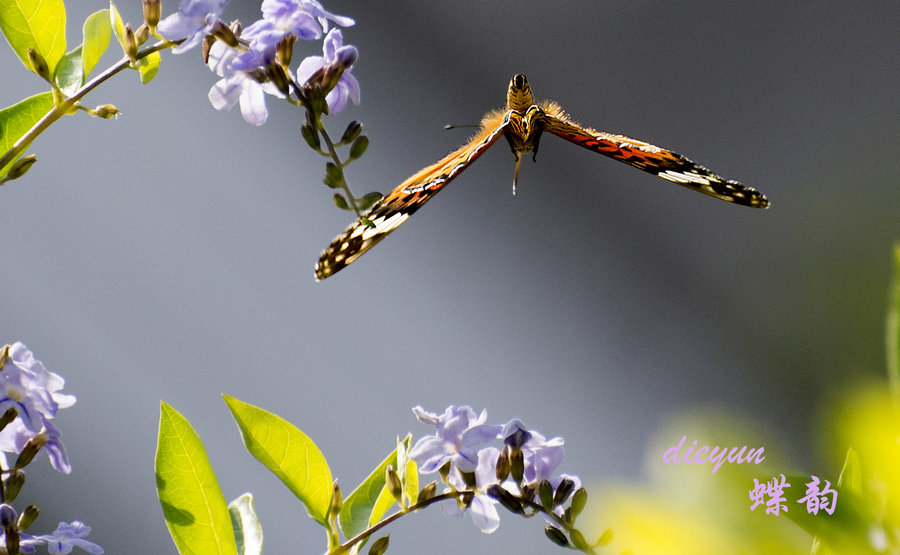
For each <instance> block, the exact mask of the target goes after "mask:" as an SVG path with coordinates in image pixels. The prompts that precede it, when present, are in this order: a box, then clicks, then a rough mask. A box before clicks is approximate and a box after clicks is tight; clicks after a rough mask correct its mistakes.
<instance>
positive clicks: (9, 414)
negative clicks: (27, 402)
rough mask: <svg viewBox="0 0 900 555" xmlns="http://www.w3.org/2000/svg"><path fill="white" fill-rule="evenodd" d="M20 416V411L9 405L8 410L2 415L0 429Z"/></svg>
mask: <svg viewBox="0 0 900 555" xmlns="http://www.w3.org/2000/svg"><path fill="white" fill-rule="evenodd" d="M17 416H19V413H18V411H16V409H15V408H14V407H9V408H8V409H6V412H4V413H3V416H0V430H2V429H3V428H5V427H6V425H7V424H9V423H10V422H12V421H13V420H15V419H16V417H17Z"/></svg>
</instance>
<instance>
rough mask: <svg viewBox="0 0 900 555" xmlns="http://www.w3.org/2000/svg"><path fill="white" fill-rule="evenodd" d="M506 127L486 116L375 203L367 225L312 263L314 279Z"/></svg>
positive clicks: (371, 239) (367, 243)
mask: <svg viewBox="0 0 900 555" xmlns="http://www.w3.org/2000/svg"><path fill="white" fill-rule="evenodd" d="M508 125H509V113H508V112H507V113H504V112H491V113H489V114H487V115H486V116H485V117H484V119H483V120H482V122H481V129H480V130H479V132H478V133H477V134H476V135H475V136H474V137H472V138H471V139H470V140H469V142H467V143H466V144H464V145H463V146H461V147H459V148H458V149H456V150H455V151H453V152H451V153H450V154H448V155H447V156H445V157H444V158H442V159H441V160H439V161H438V162H436V163H435V164H432V165H430V166H428V167H427V168H423V169H422V170H420V171H419V172H418V173H416V174H415V175H413V176H411V177H410V178H409V179H407V180H406V181H404V182H403V183H401V184H400V185H399V186H397V188H396V189H394V190H393V191H391V192H390V193H388V195H387V196H385V197H384V198H383V199H381V200H380V201H378V202H377V203H375V205H374V206H372V208H370V209H369V211H368V212H366V213H365V215H364V216H363V218H365V219H366V220H368V222H364V220H363V219H362V218H360V219H357V220H356V221H355V222H353V223H352V224H351V225H350V227H348V228H347V229H346V230H345V231H344V232H343V233H341V234H340V235H338V236H337V237H335V239H334V241H332V242H331V245H329V247H328V248H327V249H325V250H324V251H323V252H322V255H321V256H320V257H319V262H318V263H316V279H317V280H321V279H325V278H327V277H328V276H330V275H332V274H334V273H335V272H338V271H340V270H341V269H343V268H344V267H345V266H347V265H348V264H350V263H352V262H353V261H354V260H356V259H357V258H359V257H360V256H362V255H363V254H364V253H365V252H366V251H367V250H369V249H371V248H372V247H374V246H375V244H376V243H378V242H379V241H381V240H382V239H384V238H385V237H386V236H387V234H388V233H390V232H392V231H394V230H395V229H396V228H397V226H399V225H400V224H402V223H403V222H405V221H406V220H407V219H408V218H409V217H410V216H412V214H413V212H415V211H416V210H418V209H419V207H421V206H422V205H423V204H425V203H426V202H428V200H429V199H430V198H431V197H433V196H434V194H435V193H437V192H438V191H440V190H441V189H442V188H443V187H444V185H446V184H447V183H449V182H450V181H451V180H453V178H454V177H456V176H457V175H459V174H460V173H461V172H462V171H463V170H465V169H466V168H467V167H469V164H471V163H472V162H474V161H475V160H476V159H477V158H478V157H479V156H481V155H482V154H483V153H484V151H486V150H487V149H488V148H490V147H491V145H493V144H494V143H495V142H496V141H497V139H499V138H500V137H501V136H503V132H504V130H505V129H506V127H507V126H508Z"/></svg>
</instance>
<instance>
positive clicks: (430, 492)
mask: <svg viewBox="0 0 900 555" xmlns="http://www.w3.org/2000/svg"><path fill="white" fill-rule="evenodd" d="M435 491H437V482H431V483H430V484H428V485H427V486H425V487H424V488H422V489H421V490H419V495H418V497H417V498H416V503H421V502H422V501H428V500H429V499H431V498H432V497H434V493H435Z"/></svg>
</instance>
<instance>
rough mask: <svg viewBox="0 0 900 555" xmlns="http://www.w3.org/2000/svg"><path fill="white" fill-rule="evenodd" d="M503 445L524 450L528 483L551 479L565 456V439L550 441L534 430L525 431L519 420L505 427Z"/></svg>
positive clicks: (512, 421) (511, 421)
mask: <svg viewBox="0 0 900 555" xmlns="http://www.w3.org/2000/svg"><path fill="white" fill-rule="evenodd" d="M503 443H505V444H506V445H509V446H510V447H519V448H520V449H521V450H522V454H523V458H524V462H525V481H526V482H532V481H535V480H544V479H550V477H551V476H552V475H553V471H555V470H556V467H557V466H559V463H560V462H562V458H563V455H564V454H565V450H564V449H563V444H564V443H565V442H564V441H563V438H561V437H555V438H553V439H549V440H548V439H546V438H545V437H544V436H542V435H541V434H539V433H537V432H535V431H534V430H527V429H525V426H524V425H523V424H522V422H520V421H519V420H518V419H513V420H510V421H509V422H508V423H507V424H506V425H505V426H504V427H503Z"/></svg>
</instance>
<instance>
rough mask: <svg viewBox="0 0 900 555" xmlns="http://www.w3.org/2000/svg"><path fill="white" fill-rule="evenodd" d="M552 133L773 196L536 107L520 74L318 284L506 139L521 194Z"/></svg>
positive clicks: (378, 207) (653, 167) (360, 227)
mask: <svg viewBox="0 0 900 555" xmlns="http://www.w3.org/2000/svg"><path fill="white" fill-rule="evenodd" d="M544 132H547V133H550V134H552V135H556V136H557V137H562V138H563V139H565V140H567V141H570V142H572V143H575V144H576V145H579V146H582V147H584V148H587V149H589V150H593V151H594V152H599V153H600V154H605V155H606V156H609V157H610V158H615V159H616V160H619V161H620V162H625V163H626V164H630V165H632V166H634V167H636V168H639V169H642V170H644V171H645V172H649V173H652V174H654V175H657V176H659V177H661V178H663V179H666V180H668V181H672V182H673V183H678V184H679V185H683V186H685V187H687V188H689V189H693V190H695V191H699V192H701V193H705V194H707V195H710V196H713V197H716V198H719V199H722V200H725V201H728V202H733V203H735V204H741V205H743V206H752V207H754V208H767V207H768V206H769V201H768V199H766V196H765V195H764V194H762V193H760V192H759V191H757V190H756V189H754V188H753V187H748V186H747V185H743V184H741V183H738V182H737V181H733V180H730V179H726V178H724V177H721V176H719V175H717V174H715V173H713V172H712V171H710V170H709V169H707V168H705V167H703V166H701V165H699V164H696V163H694V162H692V161H690V160H688V159H687V158H685V157H684V156H682V155H681V154H678V153H676V152H672V151H671V150H667V149H665V148H661V147H658V146H655V145H652V144H650V143H645V142H643V141H638V140H636V139H632V138H629V137H626V136H624V135H615V134H612V133H605V132H603V131H597V130H594V129H591V128H589V127H583V126H581V125H579V124H578V123H575V122H574V121H572V120H571V119H570V118H569V116H568V115H567V114H566V113H565V111H563V109H562V108H561V107H560V106H559V104H557V103H556V102H553V101H550V100H546V101H542V102H539V103H535V101H534V95H533V94H532V92H531V87H530V86H529V85H528V80H527V79H526V78H525V76H524V75H522V74H518V75H514V76H513V78H512V79H511V80H510V82H509V88H508V90H507V93H506V109H505V110H494V111H491V112H488V113H487V114H486V115H485V116H484V118H483V119H482V120H481V126H480V128H479V130H478V131H477V132H476V133H475V135H474V136H472V138H471V139H469V142H467V143H466V144H464V145H463V146H461V147H459V148H458V149H456V150H455V151H453V152H451V153H450V154H448V155H447V156H445V157H444V158H442V159H441V160H439V161H437V162H436V163H434V164H432V165H430V166H428V167H426V168H423V169H421V170H419V171H418V172H417V173H415V174H414V175H412V176H411V177H409V178H408V179H407V180H406V181H404V182H403V183H401V184H400V185H398V186H397V188H396V189H394V190H393V191H391V192H390V193H389V194H388V195H387V196H385V197H384V198H382V199H381V200H380V201H378V202H377V203H376V204H375V205H373V206H372V207H371V208H370V209H369V210H368V211H367V212H366V213H365V214H364V215H363V216H362V217H361V218H359V219H358V220H356V221H355V222H354V223H353V224H351V225H350V227H348V228H347V229H346V230H345V231H344V232H343V233H342V234H340V235H338V236H337V237H336V238H335V239H334V241H332V242H331V245H330V246H329V247H328V248H327V249H325V250H324V251H323V252H322V255H321V256H320V257H319V262H318V263H317V264H316V279H317V280H322V279H325V278H327V277H328V276H330V275H332V274H334V273H335V272H338V271H340V270H341V269H343V268H344V267H345V266H347V265H348V264H350V263H352V262H353V261H354V260H356V259H357V258H359V257H360V256H362V255H363V254H364V253H365V252H366V251H368V250H369V249H371V248H372V247H374V246H375V245H376V244H377V243H378V242H379V241H381V240H382V239H384V238H385V237H387V235H388V233H390V232H392V231H394V230H395V229H397V227H398V226H399V225H400V224H402V223H403V222H405V221H406V220H408V219H409V217H410V216H412V215H413V213H414V212H415V211H416V210H418V209H419V208H420V207H421V206H422V205H423V204H425V203H426V202H428V200H429V199H430V198H431V197H433V196H434V195H435V193H437V192H438V191H440V190H441V189H442V188H443V187H444V185H446V184H447V183H450V181H452V180H453V179H454V178H455V177H456V176H458V175H459V174H460V173H462V171H463V170H465V169H466V168H468V167H469V165H471V164H472V162H474V161H475V160H477V159H478V157H479V156H481V155H482V154H484V152H485V151H486V150H487V149H489V148H490V147H491V146H492V145H493V144H494V143H496V142H497V141H498V140H499V139H500V137H505V138H506V141H507V142H508V143H509V146H510V148H511V149H512V151H513V154H514V155H515V157H516V172H515V175H514V177H513V194H515V190H516V182H517V181H518V179H519V165H520V163H521V162H522V155H523V154H525V153H527V152H532V153H533V157H534V159H535V160H536V159H537V151H538V146H539V143H540V140H541V135H542V134H543V133H544Z"/></svg>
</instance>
